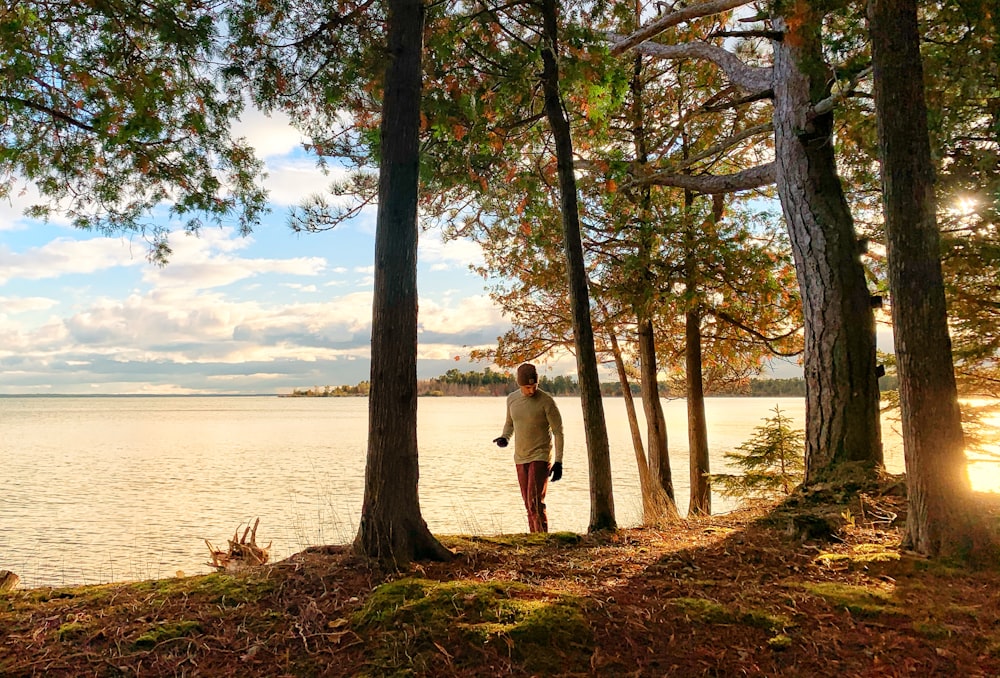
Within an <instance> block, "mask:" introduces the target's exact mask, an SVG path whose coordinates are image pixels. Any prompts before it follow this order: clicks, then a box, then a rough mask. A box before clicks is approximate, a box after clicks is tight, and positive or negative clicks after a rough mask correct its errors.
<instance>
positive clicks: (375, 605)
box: [0, 496, 1000, 677]
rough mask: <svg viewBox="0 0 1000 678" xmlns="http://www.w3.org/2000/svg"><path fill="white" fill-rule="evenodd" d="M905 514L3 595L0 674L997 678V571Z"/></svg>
mask: <svg viewBox="0 0 1000 678" xmlns="http://www.w3.org/2000/svg"><path fill="white" fill-rule="evenodd" d="M989 499H990V501H989V502H988V504H987V503H985V502H986V499H984V511H989V512H990V513H991V515H992V516H995V515H996V512H995V509H994V508H993V506H994V504H995V501H994V499H995V498H994V497H992V496H991V497H990V498H989ZM901 502H902V504H904V505H905V501H902V500H898V499H893V498H889V497H887V498H880V499H870V498H869V501H868V503H867V504H866V503H864V502H863V501H862V502H861V503H860V504H855V505H853V506H849V507H844V508H843V510H842V512H841V514H840V517H841V521H840V525H839V527H838V529H837V530H835V533H834V534H833V535H831V536H828V537H825V538H823V539H821V540H816V539H807V540H803V539H802V538H799V537H793V536H790V535H789V530H788V529H786V528H787V524H785V523H784V519H783V518H782V516H781V515H780V514H773V513H771V509H772V508H773V507H766V506H758V507H756V508H752V509H746V510H743V511H740V512H736V513H733V514H728V515H723V516H714V517H711V518H704V519H697V520H689V521H685V522H682V523H679V524H677V525H673V526H669V527H665V528H663V529H651V528H646V529H629V530H620V531H617V532H615V533H610V534H596V535H575V534H570V533H557V534H551V535H547V536H540V535H511V536H498V537H443V538H442V541H443V542H444V543H445V544H446V545H448V546H449V547H450V548H452V549H453V550H455V551H457V552H458V554H459V555H458V557H457V558H456V559H455V560H454V561H453V562H450V563H423V564H416V565H414V566H412V567H411V568H409V569H408V570H407V571H405V572H383V571H379V570H377V569H374V568H373V567H372V566H371V565H370V564H369V563H368V562H366V561H364V560H362V559H360V558H358V557H357V556H355V555H353V554H352V553H351V552H350V551H349V549H347V548H346V547H323V548H315V549H310V550H308V551H305V552H303V553H300V554H297V555H295V556H293V557H291V558H289V559H287V560H285V561H282V562H278V563H274V564H272V565H266V566H263V567H260V568H257V569H254V570H252V571H250V572H247V573H245V574H241V575H226V574H211V575H204V576H198V577H186V578H178V579H165V580H156V581H146V582H135V583H128V584H109V585H102V586H85V587H77V588H61V589H48V588H46V589H28V590H15V591H13V592H10V593H6V594H0V639H2V641H0V675H2V676H36V675H37V676H143V677H145V676H507V675H509V676H530V675H540V676H542V675H545V676H548V675H552V676H557V675H558V676H843V677H854V676H887V677H888V676H948V677H951V676H967V677H971V676H998V675H1000V596H998V593H997V592H998V591H1000V569H998V568H997V567H995V566H994V567H986V568H980V569H975V570H973V569H968V568H964V567H958V566H949V565H947V564H944V563H940V562H935V561H930V560H927V559H924V558H921V557H919V556H916V555H914V554H910V553H906V552H904V551H901V550H900V548H899V546H898V545H899V542H900V537H901V534H900V531H899V529H900V528H899V525H900V522H901V519H900V511H901V506H900V503H901ZM768 516H770V519H767V518H768Z"/></svg>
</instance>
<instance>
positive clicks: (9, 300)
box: [0, 297, 59, 314]
mask: <svg viewBox="0 0 1000 678" xmlns="http://www.w3.org/2000/svg"><path fill="white" fill-rule="evenodd" d="M58 304H59V302H58V301H56V300H55V299H48V298H46V297H0V308H2V309H3V310H4V313H6V314H14V313H27V312H29V311H44V310H46V309H49V308H52V307H53V306H56V305H58Z"/></svg>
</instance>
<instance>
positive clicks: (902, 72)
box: [868, 0, 986, 556]
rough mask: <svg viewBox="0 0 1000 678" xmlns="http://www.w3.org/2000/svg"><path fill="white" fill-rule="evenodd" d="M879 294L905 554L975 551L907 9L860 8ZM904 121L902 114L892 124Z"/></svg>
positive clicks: (878, 4) (889, 3)
mask: <svg viewBox="0 0 1000 678" xmlns="http://www.w3.org/2000/svg"><path fill="white" fill-rule="evenodd" d="M868 15H869V22H870V29H871V38H872V65H873V67H874V75H875V111H876V119H877V121H878V137H879V155H880V157H881V160H882V185H883V192H882V200H883V208H884V212H885V229H886V235H887V240H888V259H889V292H890V294H891V298H892V323H893V333H894V335H893V336H894V341H895V347H896V364H897V369H898V370H899V402H900V406H901V409H902V426H903V454H904V457H905V460H906V478H907V489H908V501H909V513H908V516H907V520H906V528H907V537H906V541H907V542H908V544H909V546H910V548H912V549H914V550H916V551H918V552H920V553H923V554H926V555H933V556H936V555H945V556H958V555H967V554H969V553H970V552H972V551H975V550H977V549H979V548H980V547H982V546H984V540H985V538H986V534H985V530H983V529H982V525H981V523H980V522H979V521H978V520H977V519H976V515H975V512H974V508H973V506H972V501H971V499H972V492H971V488H970V485H969V476H968V470H967V463H966V459H965V443H964V440H963V435H962V421H961V414H960V412H959V405H958V393H957V390H956V387H955V372H954V366H953V364H952V358H951V339H950V337H949V336H948V318H947V309H946V306H945V296H944V282H943V279H942V275H941V261H940V235H939V233H938V228H937V220H936V213H935V209H936V205H935V199H934V168H933V165H932V163H931V152H930V142H929V139H928V136H927V108H926V103H925V99H924V80H923V66H922V63H921V59H920V34H919V31H918V28H917V5H916V1H915V0H870V2H869V5H868ZM901 111H905V114H902V115H901V114H900V112H901Z"/></svg>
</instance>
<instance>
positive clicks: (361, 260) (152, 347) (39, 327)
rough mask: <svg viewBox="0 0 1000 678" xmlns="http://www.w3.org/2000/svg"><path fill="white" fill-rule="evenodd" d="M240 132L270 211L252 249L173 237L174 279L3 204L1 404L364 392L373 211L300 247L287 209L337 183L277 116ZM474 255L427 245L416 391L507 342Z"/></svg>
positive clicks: (239, 242)
mask: <svg viewBox="0 0 1000 678" xmlns="http://www.w3.org/2000/svg"><path fill="white" fill-rule="evenodd" d="M237 133H238V134H240V135H244V136H246V137H247V138H248V139H249V140H250V141H251V143H253V144H254V145H255V146H256V147H257V149H258V152H259V153H260V155H261V156H262V157H263V158H264V160H265V161H266V163H267V166H268V174H269V178H268V181H267V186H268V188H269V190H270V194H271V200H272V212H271V214H270V215H269V216H268V217H266V218H265V221H264V223H262V224H261V225H260V226H258V227H257V228H255V230H254V233H253V234H252V235H251V236H250V237H246V238H244V237H241V236H240V235H239V234H238V232H236V230H235V229H233V228H226V227H223V228H216V227H206V228H203V229H202V230H201V232H200V233H199V235H198V236H196V237H193V236H190V235H186V234H184V233H183V232H176V233H173V234H172V235H171V239H170V241H171V246H172V248H173V250H174V254H173V255H172V257H171V262H170V264H169V265H167V266H166V267H164V268H159V267H157V266H154V265H152V264H150V263H148V262H147V261H146V243H145V242H144V241H143V240H142V239H141V238H131V239H130V238H127V237H106V236H103V235H100V234H98V233H93V232H88V231H80V230H77V229H73V228H71V227H69V226H68V225H66V224H65V223H60V222H59V221H58V220H54V221H53V222H50V223H39V222H34V221H31V220H28V219H26V218H24V217H23V215H22V213H21V212H22V210H23V208H24V206H25V205H27V204H28V203H30V201H31V200H30V193H29V194H28V195H26V196H21V197H18V198H15V199H14V201H13V202H12V203H6V202H3V203H0V393H7V394H25V393H80V394H84V393H86V394H117V393H149V394H154V393H167V394H169V393H176V394H183V393H283V392H288V391H290V390H292V389H293V388H297V387H306V386H313V385H321V386H322V385H327V384H330V385H338V384H355V383H357V382H359V381H362V380H366V379H368V377H369V365H370V364H369V357H370V351H369V342H370V338H371V303H372V284H373V278H372V262H373V257H374V225H375V213H374V210H372V211H371V212H370V213H367V214H363V215H361V216H360V217H359V218H357V219H355V220H353V221H352V222H350V223H347V224H344V225H343V226H340V227H338V228H337V229H335V230H332V231H329V232H325V233H318V234H302V235H297V234H294V233H293V232H292V231H291V230H290V229H289V228H288V226H287V210H288V207H289V206H291V205H295V204H297V203H298V202H299V201H300V200H301V199H302V198H304V197H306V196H308V195H310V194H313V193H317V192H323V191H324V190H325V189H326V187H327V186H328V185H329V183H330V181H331V177H329V176H324V175H323V174H322V172H320V171H319V170H318V169H317V168H316V166H315V162H314V160H313V159H311V158H309V157H306V156H305V155H304V154H303V153H302V151H301V147H300V136H299V134H298V133H297V132H296V131H295V130H293V129H292V128H290V127H289V126H288V125H287V124H285V123H284V122H283V121H282V120H280V119H271V118H267V117H265V116H263V115H262V114H259V113H249V114H248V115H247V116H246V117H245V118H244V120H243V121H242V122H241V123H240V124H239V126H238V128H237ZM480 258H481V253H480V251H479V248H478V246H477V245H475V244H473V243H469V242H450V243H444V242H442V240H441V237H440V234H439V233H437V232H433V231H431V232H426V233H424V234H422V235H421V243H420V251H419V262H420V263H419V272H418V289H419V292H420V345H419V356H418V376H419V377H420V378H430V377H434V376H438V375H440V374H443V373H444V372H445V371H447V370H448V369H451V368H453V367H457V368H459V369H462V370H467V369H476V370H481V369H483V368H484V367H486V365H485V364H483V363H470V362H469V361H468V355H469V352H470V350H471V349H472V348H475V347H479V346H484V345H491V344H493V343H495V341H496V338H497V336H499V335H500V334H502V333H503V332H504V331H505V330H506V329H507V327H508V323H507V322H506V321H505V320H504V319H503V317H502V316H501V314H500V312H499V311H498V310H497V309H496V308H495V307H494V306H493V304H492V302H491V301H490V300H489V298H488V296H487V295H486V293H485V291H484V283H483V280H482V278H480V277H479V276H478V275H476V274H474V273H472V272H471V271H470V270H469V265H470V264H474V263H477V262H479V260H480ZM456 357H458V360H457V361H456V359H455V358H456ZM570 364H571V363H570ZM568 366H570V365H567V367H568ZM560 373H562V372H560Z"/></svg>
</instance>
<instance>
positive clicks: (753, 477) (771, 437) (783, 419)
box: [712, 405, 805, 499]
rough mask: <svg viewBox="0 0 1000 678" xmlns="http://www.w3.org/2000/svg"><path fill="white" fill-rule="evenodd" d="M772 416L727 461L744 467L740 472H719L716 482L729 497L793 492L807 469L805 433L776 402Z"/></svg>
mask: <svg viewBox="0 0 1000 678" xmlns="http://www.w3.org/2000/svg"><path fill="white" fill-rule="evenodd" d="M772 412H774V416H773V417H765V419H764V424H763V425H761V426H758V427H756V428H755V429H754V433H753V435H752V436H751V437H750V439H749V440H747V441H746V442H744V443H743V444H742V445H740V446H739V447H737V448H736V450H734V451H732V452H726V453H725V455H724V457H725V459H726V461H727V462H728V463H729V464H731V465H735V466H736V467H738V468H740V469H742V471H743V473H742V474H739V475H730V474H716V475H713V476H712V483H713V485H714V486H715V487H716V488H717V489H718V490H719V491H720V492H721V493H722V494H723V495H725V496H727V497H743V498H746V499H769V498H775V497H781V496H787V495H789V494H791V492H792V490H793V489H794V488H795V486H797V485H798V484H799V483H800V482H802V478H803V474H804V472H805V434H804V433H803V432H802V430H800V429H793V428H792V427H791V420H790V419H789V418H788V417H787V416H786V415H785V414H784V413H783V412H782V411H781V408H780V406H778V405H775V406H774V409H773V410H772Z"/></svg>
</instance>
